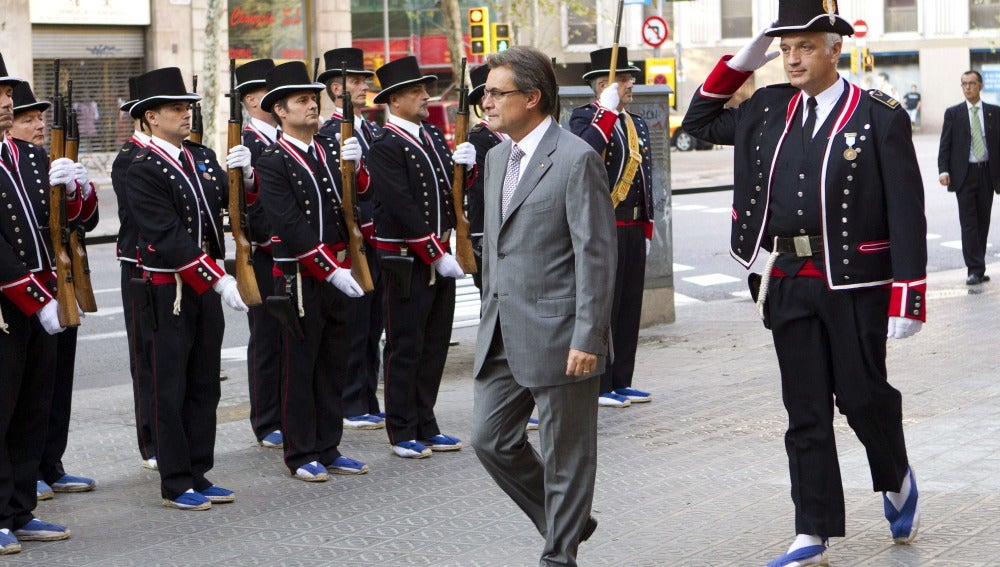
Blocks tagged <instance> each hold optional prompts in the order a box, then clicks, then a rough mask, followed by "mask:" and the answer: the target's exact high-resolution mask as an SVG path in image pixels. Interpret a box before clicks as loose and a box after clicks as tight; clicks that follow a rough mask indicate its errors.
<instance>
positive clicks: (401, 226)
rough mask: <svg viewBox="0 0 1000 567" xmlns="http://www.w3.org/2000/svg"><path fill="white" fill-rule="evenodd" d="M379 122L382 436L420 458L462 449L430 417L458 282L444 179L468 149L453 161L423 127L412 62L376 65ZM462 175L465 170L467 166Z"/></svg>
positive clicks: (423, 102) (466, 159) (375, 179)
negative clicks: (384, 112)
mask: <svg viewBox="0 0 1000 567" xmlns="http://www.w3.org/2000/svg"><path fill="white" fill-rule="evenodd" d="M376 74H377V75H378V79H379V83H380V84H381V85H382V91H381V92H379V94H378V96H376V97H375V102H376V103H386V104H387V106H388V109H389V113H390V116H389V119H388V121H387V122H386V124H385V128H383V131H382V133H381V135H380V136H379V137H378V138H376V139H375V143H373V144H372V148H371V152H370V153H369V160H368V161H369V164H370V171H371V175H372V184H373V186H374V187H376V191H375V195H374V199H375V241H376V245H377V246H378V248H379V259H380V262H381V264H382V270H383V280H384V282H385V283H384V289H385V328H386V331H385V332H386V344H385V351H384V353H383V356H382V361H383V362H382V365H383V369H384V376H385V411H386V432H387V433H388V435H389V442H390V443H391V444H392V450H393V452H394V453H395V454H396V455H398V456H400V457H404V458H422V457H428V456H430V455H431V451H455V450H458V449H461V447H462V442H461V440H459V439H458V438H456V437H452V436H450V435H443V434H441V430H440V429H439V427H438V423H437V418H436V417H435V415H434V403H435V402H436V401H437V393H438V387H439V386H440V385H441V375H442V373H443V372H444V364H445V360H446V358H447V356H448V343H449V341H450V340H451V325H452V321H453V319H454V316H455V279H454V278H459V277H462V276H463V275H464V273H463V272H462V269H461V268H460V267H459V265H458V260H456V259H455V257H454V256H452V255H451V253H450V252H448V250H449V248H448V240H449V238H450V236H451V231H452V229H453V228H454V227H455V211H454V209H453V205H452V201H451V177H452V173H453V169H454V164H455V163H460V164H463V165H468V166H472V165H474V164H475V160H476V155H475V154H476V152H475V148H473V147H472V144H469V143H468V142H466V143H465V144H463V145H461V146H459V147H458V148H456V151H455V154H454V156H453V155H452V152H451V151H450V150H449V149H448V145H447V143H446V142H445V140H444V135H443V134H442V133H441V131H440V130H438V129H437V128H436V127H435V126H434V125H432V124H431V123H429V122H426V120H425V119H426V118H427V116H428V112H427V101H428V99H429V98H430V95H428V94H427V87H426V85H427V84H428V83H430V82H433V81H434V80H435V79H437V77H435V76H434V75H421V73H420V66H419V64H418V63H417V59H416V58H415V57H404V58H402V59H397V60H395V61H392V62H390V63H386V64H385V65H383V66H382V67H380V68H379V69H378V70H377V71H376ZM470 169H471V168H470Z"/></svg>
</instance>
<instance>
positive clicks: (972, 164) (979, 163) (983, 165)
mask: <svg viewBox="0 0 1000 567" xmlns="http://www.w3.org/2000/svg"><path fill="white" fill-rule="evenodd" d="M989 166H990V162H988V161H975V162H973V161H970V162H969V167H981V168H983V169H986V168H988V167H989Z"/></svg>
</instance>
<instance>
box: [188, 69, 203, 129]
mask: <svg viewBox="0 0 1000 567" xmlns="http://www.w3.org/2000/svg"><path fill="white" fill-rule="evenodd" d="M192 83H193V84H192V85H191V92H193V93H195V94H197V93H198V75H194V78H193V80H192ZM204 130H205V122H204V120H203V119H202V117H201V103H200V102H198V101H194V103H193V104H192V105H191V133H190V134H188V140H191V141H192V142H194V143H196V144H200V143H201V134H202V132H203V131H204Z"/></svg>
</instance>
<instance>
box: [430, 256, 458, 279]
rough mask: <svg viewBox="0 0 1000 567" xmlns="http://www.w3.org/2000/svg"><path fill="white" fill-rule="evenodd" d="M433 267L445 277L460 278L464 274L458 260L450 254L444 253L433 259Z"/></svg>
mask: <svg viewBox="0 0 1000 567" xmlns="http://www.w3.org/2000/svg"><path fill="white" fill-rule="evenodd" d="M434 269H435V270H437V273H439V274H441V275H442V276H443V277H446V278H460V277H462V276H464V275H465V272H463V271H462V267H461V266H459V265H458V260H456V259H455V257H454V256H452V255H451V254H445V255H444V256H441V257H440V258H438V259H437V260H435V261H434Z"/></svg>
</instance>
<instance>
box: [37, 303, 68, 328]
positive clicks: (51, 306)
mask: <svg viewBox="0 0 1000 567" xmlns="http://www.w3.org/2000/svg"><path fill="white" fill-rule="evenodd" d="M38 322H39V323H41V324H42V328H43V329H45V332H46V333H48V334H50V335H54V334H56V333H61V332H63V331H65V330H66V327H63V326H62V325H60V324H59V304H58V303H57V302H56V300H55V299H53V300H52V301H50V302H48V303H46V304H45V306H44V307H42V308H41V309H39V310H38Z"/></svg>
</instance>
